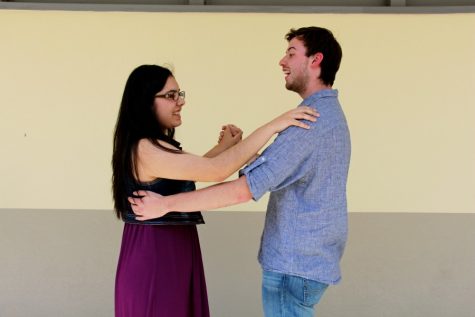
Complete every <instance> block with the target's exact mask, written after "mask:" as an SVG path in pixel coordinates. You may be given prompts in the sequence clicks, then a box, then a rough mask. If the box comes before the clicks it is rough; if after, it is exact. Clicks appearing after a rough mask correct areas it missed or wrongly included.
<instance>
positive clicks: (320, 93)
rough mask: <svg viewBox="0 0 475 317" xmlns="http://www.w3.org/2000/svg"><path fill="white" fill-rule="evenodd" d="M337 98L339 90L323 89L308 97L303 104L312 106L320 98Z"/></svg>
mask: <svg viewBox="0 0 475 317" xmlns="http://www.w3.org/2000/svg"><path fill="white" fill-rule="evenodd" d="M337 96H338V90H336V89H322V90H319V91H317V92H316V93H314V94H312V95H310V96H308V97H307V98H305V99H304V100H303V101H302V104H310V103H312V102H314V101H316V100H317V99H320V98H325V97H337Z"/></svg>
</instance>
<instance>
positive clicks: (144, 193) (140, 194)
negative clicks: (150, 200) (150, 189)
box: [133, 190, 148, 197]
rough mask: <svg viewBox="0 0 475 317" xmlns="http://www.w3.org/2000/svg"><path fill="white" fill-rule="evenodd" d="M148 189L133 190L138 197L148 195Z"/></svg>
mask: <svg viewBox="0 0 475 317" xmlns="http://www.w3.org/2000/svg"><path fill="white" fill-rule="evenodd" d="M147 194H148V193H147V191H146V190H136V191H134V192H133V195H134V196H138V197H144V196H147Z"/></svg>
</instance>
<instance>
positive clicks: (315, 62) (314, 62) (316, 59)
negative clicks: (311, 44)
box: [310, 52, 323, 67]
mask: <svg viewBox="0 0 475 317" xmlns="http://www.w3.org/2000/svg"><path fill="white" fill-rule="evenodd" d="M310 57H311V66H312V67H315V66H318V67H320V64H321V63H322V61H323V54H322V53H320V52H318V53H315V54H313V55H312V56H310Z"/></svg>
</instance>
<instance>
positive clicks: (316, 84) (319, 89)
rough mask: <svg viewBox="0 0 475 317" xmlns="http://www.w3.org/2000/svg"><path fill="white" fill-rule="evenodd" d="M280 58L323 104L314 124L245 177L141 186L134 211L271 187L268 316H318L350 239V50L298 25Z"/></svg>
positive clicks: (156, 212)
mask: <svg viewBox="0 0 475 317" xmlns="http://www.w3.org/2000/svg"><path fill="white" fill-rule="evenodd" d="M286 39H287V41H288V48H287V51H286V53H285V56H284V57H283V58H282V59H281V61H280V62H279V65H280V66H281V67H282V70H283V72H284V74H285V83H286V84H285V86H286V88H287V89H288V90H291V91H294V92H296V93H298V94H299V95H300V96H301V97H302V99H303V101H302V103H301V105H304V104H305V105H308V106H310V107H313V108H317V106H318V112H319V113H320V118H319V120H318V123H315V122H309V125H310V126H311V129H310V130H305V129H299V128H296V127H290V128H288V129H286V130H285V131H283V132H281V133H280V134H279V136H278V137H277V138H276V139H275V141H274V142H273V143H272V144H271V145H270V146H269V147H268V148H267V149H266V150H265V151H264V152H263V153H262V155H261V156H259V157H258V158H257V159H256V160H255V161H254V162H252V163H251V164H250V165H248V166H247V167H245V168H244V169H243V170H241V171H240V177H239V178H238V179H237V180H234V181H231V182H227V183H222V184H218V185H215V186H210V187H208V188H204V189H201V190H198V191H196V192H191V193H184V194H178V195H172V196H166V197H158V196H157V195H154V194H153V193H149V192H139V193H138V194H139V195H141V196H144V197H142V199H133V198H131V199H130V201H131V203H132V204H133V205H134V206H133V208H134V212H135V213H136V214H137V215H139V217H140V215H142V216H143V217H144V219H145V218H146V217H150V218H153V217H157V216H160V215H162V214H164V213H166V212H168V211H171V210H176V211H193V210H206V209H214V208H218V207H223V206H229V205H232V204H237V203H240V202H245V201H248V200H250V199H251V198H252V199H254V200H258V199H259V198H260V197H262V195H264V194H265V193H266V192H267V191H270V192H271V194H270V198H269V203H268V206H267V213H266V221H265V227H264V231H263V234H262V240H261V247H260V251H259V262H260V264H261V266H262V270H263V281H262V300H263V306H264V312H265V316H268V317H278V316H298V317H305V316H313V314H314V306H315V305H316V304H317V303H318V302H319V300H320V298H321V296H322V295H323V293H324V292H325V290H326V289H327V287H328V285H329V284H336V283H338V282H339V280H340V278H341V275H340V267H339V262H340V259H341V256H342V254H343V250H344V247H345V243H346V239H347V204H346V181H347V175H348V167H349V160H350V136H349V131H348V127H347V123H346V119H345V116H344V114H343V111H342V109H341V106H340V104H339V102H338V92H337V91H336V90H333V89H332V86H333V82H334V79H335V75H336V73H337V71H338V69H339V66H340V61H341V57H342V52H341V48H340V45H339V44H338V42H337V41H336V39H335V38H334V36H333V34H332V33H331V32H330V31H328V30H327V29H324V28H319V27H306V28H300V29H297V30H294V29H292V30H290V32H289V33H288V34H287V35H286Z"/></svg>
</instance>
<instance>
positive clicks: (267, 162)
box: [239, 121, 320, 201]
mask: <svg viewBox="0 0 475 317" xmlns="http://www.w3.org/2000/svg"><path fill="white" fill-rule="evenodd" d="M306 123H307V124H309V125H310V129H309V130H307V129H302V128H297V127H289V128H287V129H286V130H284V131H283V132H281V133H280V134H279V135H278V136H277V138H276V139H275V141H274V142H273V143H272V144H271V145H270V146H269V147H267V148H266V149H265V151H264V152H263V153H262V155H261V156H259V157H258V158H257V159H256V160H255V161H254V162H252V163H251V164H249V165H248V166H246V167H245V168H244V169H242V170H241V171H239V175H240V176H242V175H245V176H246V181H247V184H248V186H249V189H250V191H251V193H252V198H253V199H254V200H256V201H257V200H259V199H260V198H261V197H262V196H263V195H264V194H265V193H266V192H267V191H270V192H272V191H276V190H278V189H280V188H283V187H285V186H288V185H289V184H292V183H294V182H295V181H297V180H299V179H301V178H302V177H303V176H305V175H306V174H307V172H308V170H309V169H311V168H313V162H312V160H310V159H309V158H310V157H311V154H312V153H313V152H314V151H315V149H316V148H317V147H318V140H319V130H320V129H319V128H318V123H317V124H315V123H314V122H307V121H306Z"/></svg>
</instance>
